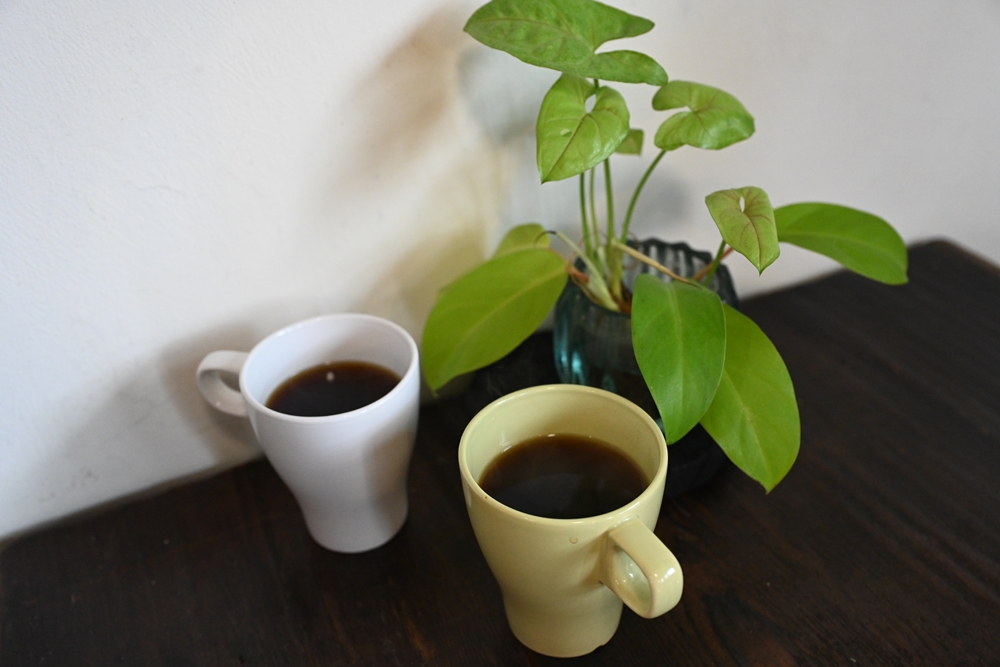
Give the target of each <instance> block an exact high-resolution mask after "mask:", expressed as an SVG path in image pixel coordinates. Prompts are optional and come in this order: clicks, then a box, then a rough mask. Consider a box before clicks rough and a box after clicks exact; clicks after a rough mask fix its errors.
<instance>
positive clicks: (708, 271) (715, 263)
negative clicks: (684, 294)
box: [694, 239, 732, 286]
mask: <svg viewBox="0 0 1000 667" xmlns="http://www.w3.org/2000/svg"><path fill="white" fill-rule="evenodd" d="M731 250H732V248H730V251H731ZM727 254H729V253H728V252H727V251H726V240H725V239H723V240H722V243H720V244H719V250H718V251H717V252H716V253H715V259H713V260H712V263H711V264H709V265H708V266H706V267H705V268H704V269H702V270H701V271H699V272H698V273H697V274H695V276H694V279H695V280H697V281H698V282H700V283H701V284H702V285H706V286H707V285H709V284H710V283H711V282H712V278H714V277H715V272H716V271H718V270H719V265H720V264H722V258H723V257H725V256H726V255H727Z"/></svg>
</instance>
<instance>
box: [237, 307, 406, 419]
mask: <svg viewBox="0 0 1000 667" xmlns="http://www.w3.org/2000/svg"><path fill="white" fill-rule="evenodd" d="M328 320H356V321H368V322H371V323H373V324H377V325H380V326H383V327H385V328H387V329H390V330H392V331H393V332H394V333H397V334H399V335H400V336H401V337H402V339H403V340H404V341H406V344H407V347H408V348H409V350H410V363H409V364H408V365H407V367H406V372H405V373H404V374H403V375H402V376H401V377H400V378H399V382H397V383H396V386H394V387H393V388H392V389H390V390H389V392H388V393H387V394H386V395H385V396H382V397H381V398H379V399H378V400H375V401H372V402H371V403H369V404H367V405H363V406H361V407H360V408H355V409H354V410H348V411H347V412H338V413H336V414H332V415H319V416H311V417H303V416H301V415H290V414H287V413H285V412H278V411H277V410H274V409H272V408H269V407H267V406H266V405H264V404H263V403H262V402H260V401H259V400H257V398H256V397H255V396H253V395H252V394H251V393H250V390H249V389H247V386H246V379H245V378H246V374H245V370H246V368H247V367H248V366H249V365H250V363H251V362H252V361H253V360H254V358H255V357H256V356H257V355H258V354H261V352H260V350H261V349H262V348H263V347H264V346H265V344H267V343H270V342H273V341H274V340H275V339H277V338H280V337H283V336H286V335H288V334H290V333H292V332H293V331H296V330H298V329H303V328H305V327H309V326H315V325H316V324H319V323H320V322H323V321H328ZM419 371H420V356H419V349H418V348H417V343H416V341H414V340H413V336H411V335H410V332H408V331H407V330H406V329H404V328H403V327H401V326H399V325H398V324H396V323H395V322H393V321H392V320H388V319H386V318H384V317H379V316H378V315H368V314H366V313H328V314H326V315H317V316H315V317H310V318H307V319H304V320H299V321H298V322H293V323H292V324H289V325H287V326H285V327H282V328H281V329H278V330H277V331H275V332H273V333H271V334H269V335H267V336H265V337H264V338H263V339H261V340H260V341H259V342H258V343H257V344H256V345H254V346H253V348H251V350H250V352H249V354H248V355H247V358H246V361H245V362H243V370H241V371H240V376H239V385H240V393H241V394H242V395H243V399H244V400H245V401H247V402H248V403H250V405H251V406H252V407H253V409H254V411H256V412H259V413H261V414H265V415H268V416H270V417H272V418H275V419H282V420H285V421H289V422H297V423H302V424H317V423H321V422H322V423H328V422H336V421H344V420H346V419H353V418H354V417H356V416H357V415H360V414H364V413H366V412H370V411H372V410H376V409H378V407H379V406H381V405H383V404H385V403H387V402H389V401H391V400H393V399H394V398H395V396H396V394H398V393H399V392H401V391H403V384H404V383H409V382H410V381H411V378H412V377H413V375H415V374H416V373H418V372H419ZM286 379H287V378H286Z"/></svg>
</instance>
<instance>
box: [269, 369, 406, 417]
mask: <svg viewBox="0 0 1000 667" xmlns="http://www.w3.org/2000/svg"><path fill="white" fill-rule="evenodd" d="M397 384H399V376H398V375H396V374H395V373H393V372H392V371H390V370H389V369H388V368H383V367H382V366H379V365H378V364H370V363H368V362H365V361H336V362H334V363H331V364H320V365H319V366H313V367H312V368H309V369H306V370H304V371H302V372H301V373H299V374H298V375H296V376H294V377H291V378H289V379H287V380H285V381H284V382H282V383H281V384H280V385H278V388H277V389H275V390H274V392H272V393H271V396H270V398H268V399H267V407H269V408H271V409H272V410H277V411H278V412H283V413H285V414H286V415H296V416H298V417H324V416H326V415H337V414H340V413H342V412H350V411H351V410H357V409H358V408H362V407H364V406H366V405H368V404H369V403H374V402H375V401H377V400H378V399H380V398H382V397H383V396H385V395H386V394H388V393H389V392H390V391H392V388H393V387H395V386H396V385H397Z"/></svg>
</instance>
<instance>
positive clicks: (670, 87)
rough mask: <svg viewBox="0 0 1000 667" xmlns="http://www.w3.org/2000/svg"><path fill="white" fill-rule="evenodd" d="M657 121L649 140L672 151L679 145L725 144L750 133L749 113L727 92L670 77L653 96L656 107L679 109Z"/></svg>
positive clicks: (750, 118) (711, 145)
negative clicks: (658, 122) (661, 122)
mask: <svg viewBox="0 0 1000 667" xmlns="http://www.w3.org/2000/svg"><path fill="white" fill-rule="evenodd" d="M684 107H687V108H688V109H689V111H684V112H681V113H677V114H674V115H673V116H671V117H670V118H668V119H667V120H665V121H664V122H663V124H662V125H660V128H659V129H658V130H657V131H656V137H655V138H654V139H653V143H655V144H656V146H657V147H658V148H661V149H663V150H667V151H672V150H674V149H676V148H680V147H681V146H684V145H687V146H694V147H695V148H709V149H719V148H725V147H726V146H729V145H730V144H735V143H736V142H737V141H743V140H744V139H746V138H747V137H749V136H750V135H752V134H753V131H754V122H753V116H751V115H750V113H749V112H748V111H747V110H746V109H745V108H744V107H743V105H742V104H740V101H739V100H737V99H736V98H735V97H733V96H732V95H730V94H729V93H727V92H725V91H722V90H719V89H718V88H713V87H711V86H706V85H703V84H700V83H692V82H690V81H671V82H670V83H668V84H667V85H665V86H663V87H662V88H660V89H659V90H658V91H657V92H656V95H654V96H653V108H654V109H656V110H657V111H666V110H668V109H682V108H684Z"/></svg>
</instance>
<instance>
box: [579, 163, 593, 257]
mask: <svg viewBox="0 0 1000 667" xmlns="http://www.w3.org/2000/svg"><path fill="white" fill-rule="evenodd" d="M586 190H587V182H586V179H585V177H584V175H583V174H580V218H581V222H582V223H583V244H584V247H586V249H587V254H588V255H590V254H593V252H594V246H593V244H592V242H591V240H590V223H589V222H588V220H587V195H586Z"/></svg>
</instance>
